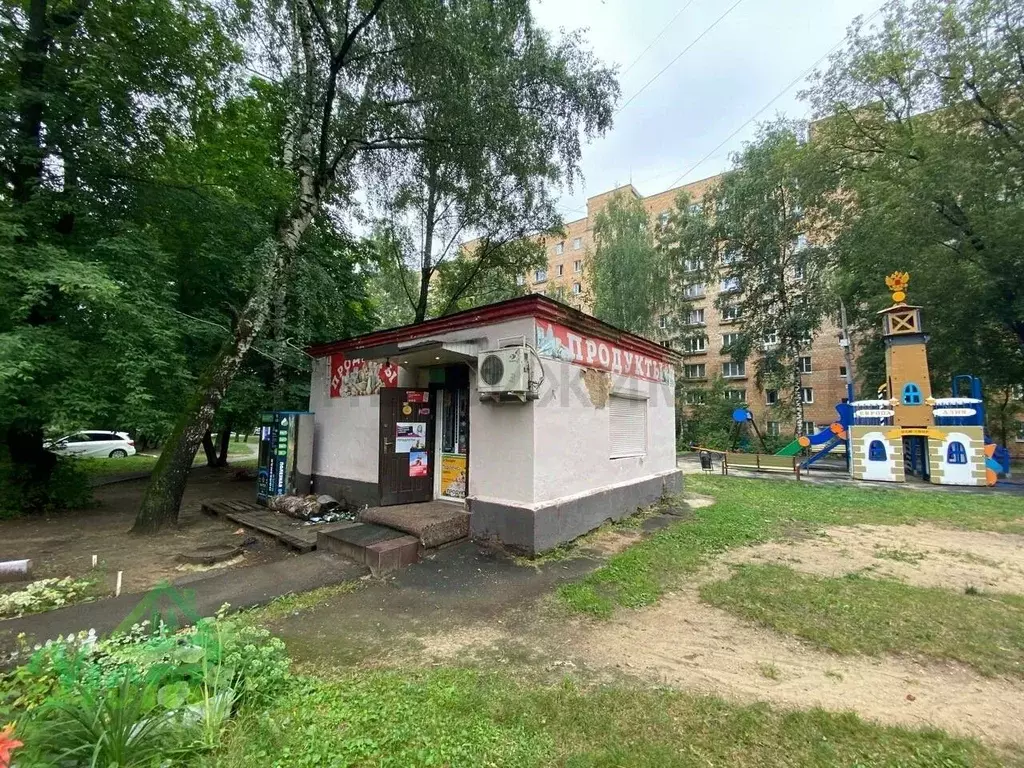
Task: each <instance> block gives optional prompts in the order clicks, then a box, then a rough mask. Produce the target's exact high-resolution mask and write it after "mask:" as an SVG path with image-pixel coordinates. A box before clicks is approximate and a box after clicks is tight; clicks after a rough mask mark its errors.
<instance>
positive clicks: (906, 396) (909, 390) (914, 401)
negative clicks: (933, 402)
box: [903, 382, 921, 405]
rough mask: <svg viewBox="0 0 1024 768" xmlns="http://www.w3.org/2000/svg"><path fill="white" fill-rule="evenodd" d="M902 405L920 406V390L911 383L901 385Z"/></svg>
mask: <svg viewBox="0 0 1024 768" xmlns="http://www.w3.org/2000/svg"><path fill="white" fill-rule="evenodd" d="M903 404H904V405H920V404H921V388H920V387H919V386H917V384H914V383H913V382H911V383H909V384H904V385H903Z"/></svg>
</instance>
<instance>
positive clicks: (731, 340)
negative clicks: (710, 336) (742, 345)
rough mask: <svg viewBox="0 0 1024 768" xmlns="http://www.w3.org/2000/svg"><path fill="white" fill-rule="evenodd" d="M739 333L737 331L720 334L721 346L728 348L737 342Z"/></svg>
mask: <svg viewBox="0 0 1024 768" xmlns="http://www.w3.org/2000/svg"><path fill="white" fill-rule="evenodd" d="M739 342H740V335H739V334H738V333H723V334H722V348H723V349H728V348H729V347H731V346H733V345H734V344H739Z"/></svg>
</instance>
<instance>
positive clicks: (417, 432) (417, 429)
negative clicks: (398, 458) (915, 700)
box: [395, 421, 427, 453]
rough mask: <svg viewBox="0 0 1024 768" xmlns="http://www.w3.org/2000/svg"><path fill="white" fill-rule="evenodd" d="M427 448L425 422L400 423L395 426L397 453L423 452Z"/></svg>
mask: <svg viewBox="0 0 1024 768" xmlns="http://www.w3.org/2000/svg"><path fill="white" fill-rule="evenodd" d="M426 447H427V423H426V422H425V421H400V422H398V423H397V424H396V425H395V453H409V452H411V451H422V450H423V449H424V448H426Z"/></svg>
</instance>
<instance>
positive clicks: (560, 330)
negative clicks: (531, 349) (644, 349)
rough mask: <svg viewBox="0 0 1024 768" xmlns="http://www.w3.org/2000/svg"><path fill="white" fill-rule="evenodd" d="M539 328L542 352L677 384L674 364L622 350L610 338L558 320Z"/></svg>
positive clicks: (614, 371) (537, 323)
mask: <svg viewBox="0 0 1024 768" xmlns="http://www.w3.org/2000/svg"><path fill="white" fill-rule="evenodd" d="M536 328H537V354H539V355H544V356H545V357H553V358H555V359H556V360H564V361H566V362H569V363H575V364H576V365H583V366H586V367H587V368H597V369H599V370H602V371H610V372H611V373H618V374H621V375H623V376H631V377H633V378H635V379H644V380H645V381H656V382H659V383H664V384H674V383H675V370H674V369H673V367H672V364H671V363H665V362H662V361H661V360H655V359H654V358H653V357H648V356H647V355H642V354H640V353H639V352H631V351H630V350H628V349H622V348H621V347H619V346H618V345H616V344H613V343H611V342H610V341H604V340H603V339H595V338H592V337H590V336H584V335H583V334H580V333H576V332H575V331H571V330H569V329H568V328H566V327H565V326H564V325H559V324H558V323H549V322H544V321H541V320H538V321H537V322H536Z"/></svg>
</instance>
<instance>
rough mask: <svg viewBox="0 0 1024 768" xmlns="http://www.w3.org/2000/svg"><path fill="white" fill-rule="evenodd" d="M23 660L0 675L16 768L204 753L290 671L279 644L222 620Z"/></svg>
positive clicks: (82, 637)
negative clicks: (18, 739) (18, 748)
mask: <svg viewBox="0 0 1024 768" xmlns="http://www.w3.org/2000/svg"><path fill="white" fill-rule="evenodd" d="M22 659H25V661H24V663H22V664H21V665H20V666H17V667H15V668H14V669H13V670H11V671H9V672H8V673H6V674H3V675H0V722H5V721H7V720H11V719H18V720H19V721H20V722H19V724H18V732H19V733H20V734H22V735H23V738H24V741H25V746H24V748H23V752H20V753H19V766H22V765H24V766H32V765H55V764H59V765H64V764H67V765H69V766H77V765H79V764H82V765H94V764H95V765H117V766H128V765H148V764H151V763H152V762H153V760H154V759H155V757H154V756H155V755H162V756H173V755H179V756H180V755H188V754H193V753H195V752H199V751H204V750H208V749H211V748H213V747H214V746H216V745H217V744H218V743H219V741H220V736H221V733H222V731H223V728H224V726H225V725H226V724H227V722H228V721H229V719H230V718H231V717H232V716H234V715H235V714H237V713H238V712H239V711H240V710H242V709H243V708H252V709H255V708H257V707H264V706H267V705H269V704H270V703H271V702H272V701H273V699H274V698H275V697H276V696H277V695H278V694H280V693H281V692H282V690H283V688H284V686H285V684H286V682H287V680H288V666H289V660H288V657H287V655H286V653H285V648H284V644H283V643H282V642H281V641H280V640H278V639H276V638H274V637H271V635H270V634H269V633H268V632H267V631H266V630H263V629H260V628H257V627H251V626H248V625H244V624H240V623H237V622H234V621H230V620H227V619H224V618H223V617H217V618H212V619H204V620H202V621H200V622H198V623H197V624H196V626H194V627H189V628H187V629H184V630H181V631H179V632H172V631H169V630H168V629H167V627H165V626H163V625H161V626H159V627H157V628H156V629H155V630H153V629H152V628H151V627H150V625H149V623H148V622H143V623H142V624H139V625H136V626H134V627H132V628H131V629H130V630H129V631H127V632H124V633H121V634H118V635H114V636H112V637H109V638H106V639H102V640H100V639H97V637H96V634H95V632H89V633H81V634H79V635H69V636H68V637H66V638H61V639H59V640H51V641H48V642H47V643H46V644H44V645H37V646H34V647H32V648H28V647H23V648H22V650H21V651H19V653H18V654H16V657H15V658H14V659H13V660H14V661H15V662H18V661H20V660H22ZM94 755H100V756H101V759H100V760H99V762H93V756H94Z"/></svg>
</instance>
